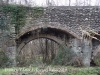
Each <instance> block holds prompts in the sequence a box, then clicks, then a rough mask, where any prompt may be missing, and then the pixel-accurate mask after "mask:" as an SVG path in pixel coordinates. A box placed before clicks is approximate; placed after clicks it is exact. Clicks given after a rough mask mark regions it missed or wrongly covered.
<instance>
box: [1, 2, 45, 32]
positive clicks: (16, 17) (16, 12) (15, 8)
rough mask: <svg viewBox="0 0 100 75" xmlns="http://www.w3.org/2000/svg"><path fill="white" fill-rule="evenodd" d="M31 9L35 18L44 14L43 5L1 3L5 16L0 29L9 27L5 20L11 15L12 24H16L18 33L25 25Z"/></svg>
mask: <svg viewBox="0 0 100 75" xmlns="http://www.w3.org/2000/svg"><path fill="white" fill-rule="evenodd" d="M30 9H31V10H32V11H31V13H32V14H31V16H33V18H38V17H40V16H41V15H42V14H43V8H42V7H34V8H31V7H26V6H22V5H9V4H8V5H1V7H0V11H1V12H2V16H3V18H1V19H0V29H7V28H9V26H8V24H6V25H4V24H5V23H4V22H5V20H7V19H8V17H9V16H10V19H11V22H10V24H11V25H14V26H15V30H16V34H18V33H19V31H20V29H21V28H22V27H23V26H24V25H25V19H26V16H27V14H28V12H29V10H30Z"/></svg>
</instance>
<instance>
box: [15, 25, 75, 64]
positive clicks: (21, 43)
mask: <svg viewBox="0 0 100 75" xmlns="http://www.w3.org/2000/svg"><path fill="white" fill-rule="evenodd" d="M41 38H45V39H47V40H48V39H49V40H51V41H53V42H55V43H56V45H58V46H63V48H62V47H61V48H59V49H63V50H65V47H66V48H68V46H69V40H70V39H71V38H75V37H74V36H73V35H71V34H69V33H68V32H65V31H62V30H59V29H57V28H50V27H42V28H37V29H35V30H31V31H28V32H26V33H24V34H22V36H20V37H19V38H17V39H16V42H17V52H18V54H19V53H21V52H22V51H23V48H25V46H26V45H27V44H28V43H29V42H30V41H32V40H36V39H41ZM57 50H58V49H57ZM63 50H62V51H63ZM58 51H59V50H58ZM60 51H61V50H60ZM66 51H67V50H65V52H64V53H66ZM70 51H71V50H70ZM68 52H69V51H68ZM26 53H27V52H26ZM64 53H62V54H64ZM68 54H71V53H68ZM19 55H20V54H19ZM62 58H63V57H61V59H62ZM65 60H66V59H65ZM63 64H64V63H63Z"/></svg>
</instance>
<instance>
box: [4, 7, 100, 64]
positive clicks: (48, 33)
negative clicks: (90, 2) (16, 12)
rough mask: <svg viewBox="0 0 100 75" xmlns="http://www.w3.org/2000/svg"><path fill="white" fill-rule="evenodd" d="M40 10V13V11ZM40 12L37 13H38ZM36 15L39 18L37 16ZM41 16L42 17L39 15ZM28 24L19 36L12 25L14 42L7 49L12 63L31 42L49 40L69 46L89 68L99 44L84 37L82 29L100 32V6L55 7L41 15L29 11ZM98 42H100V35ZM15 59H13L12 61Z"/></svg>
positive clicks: (9, 42) (44, 9)
mask: <svg viewBox="0 0 100 75" xmlns="http://www.w3.org/2000/svg"><path fill="white" fill-rule="evenodd" d="M38 11H41V10H40V9H38ZM36 13H37V14H36ZM34 14H36V16H35V17H34ZM37 15H39V16H37ZM25 16H26V17H25V25H24V26H23V27H21V29H20V30H19V33H18V34H15V32H16V31H15V27H13V25H12V26H10V27H11V28H10V31H11V32H10V34H13V35H11V37H12V38H11V39H10V40H8V41H7V42H8V44H7V48H6V49H7V50H11V51H12V54H11V55H9V56H10V59H11V60H12V62H13V63H12V64H16V61H15V58H16V54H18V53H19V52H20V50H21V49H22V48H23V47H24V46H25V45H26V44H27V43H28V42H30V41H31V40H34V39H38V38H48V39H51V40H53V41H55V42H56V43H58V44H64V45H66V46H69V47H70V48H71V50H73V51H74V52H75V54H76V55H77V56H79V57H82V59H83V63H84V65H85V66H90V62H91V59H92V58H93V54H95V50H96V49H95V48H96V47H97V46H99V44H100V42H99V41H97V40H95V39H89V38H88V37H85V38H84V39H83V37H82V32H81V31H80V29H79V28H80V27H81V28H82V30H89V29H93V30H94V31H95V32H98V33H99V31H100V7H96V6H80V7H78V6H77V7H76V6H55V7H53V6H52V7H44V8H43V10H42V14H40V13H39V14H38V12H35V11H34V10H33V12H32V9H29V11H28V12H27V14H26V15H25ZM96 37H98V39H100V37H99V36H96ZM12 57H13V58H12Z"/></svg>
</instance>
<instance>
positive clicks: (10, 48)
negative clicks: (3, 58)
mask: <svg viewBox="0 0 100 75" xmlns="http://www.w3.org/2000/svg"><path fill="white" fill-rule="evenodd" d="M7 56H8V58H9V64H8V65H9V66H11V67H14V66H16V42H15V27H13V26H12V27H11V30H10V37H9V40H8V42H7Z"/></svg>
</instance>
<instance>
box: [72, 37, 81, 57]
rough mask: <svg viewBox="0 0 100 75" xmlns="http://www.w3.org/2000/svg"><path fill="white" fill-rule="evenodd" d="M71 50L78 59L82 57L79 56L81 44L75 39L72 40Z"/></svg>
mask: <svg viewBox="0 0 100 75" xmlns="http://www.w3.org/2000/svg"><path fill="white" fill-rule="evenodd" d="M71 50H72V51H73V52H74V53H75V54H76V55H77V56H79V57H81V56H82V54H81V42H80V41H79V40H78V39H76V38H73V39H72V48H71Z"/></svg>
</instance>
